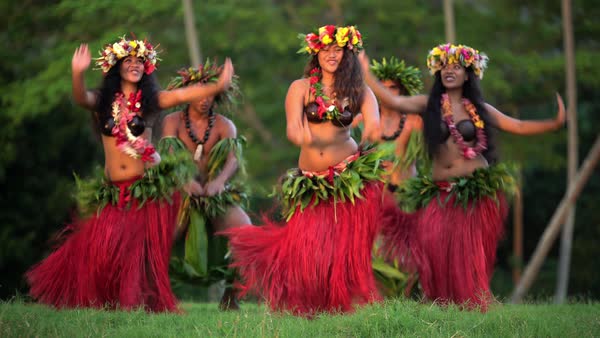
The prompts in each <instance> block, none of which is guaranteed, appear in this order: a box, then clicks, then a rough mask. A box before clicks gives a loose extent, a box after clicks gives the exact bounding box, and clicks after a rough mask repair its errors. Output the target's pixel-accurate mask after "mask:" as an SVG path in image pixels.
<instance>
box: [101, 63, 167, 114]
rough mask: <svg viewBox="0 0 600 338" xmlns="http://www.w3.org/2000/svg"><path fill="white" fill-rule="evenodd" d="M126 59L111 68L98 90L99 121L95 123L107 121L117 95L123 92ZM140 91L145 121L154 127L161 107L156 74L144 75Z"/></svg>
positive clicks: (139, 85) (139, 87) (140, 83)
mask: <svg viewBox="0 0 600 338" xmlns="http://www.w3.org/2000/svg"><path fill="white" fill-rule="evenodd" d="M123 60H124V59H121V60H119V61H117V63H116V64H115V65H114V66H112V67H111V68H110V70H109V71H108V72H107V73H106V75H105V76H104V79H103V80H102V84H101V85H100V88H99V89H98V101H97V103H96V109H95V110H96V114H97V119H96V121H94V122H95V123H99V122H101V121H106V119H108V118H109V117H110V116H112V114H111V110H112V103H113V101H114V99H115V94H116V93H117V92H119V91H121V73H120V69H121V63H123ZM138 89H140V90H141V91H142V112H143V114H144V120H145V121H146V123H147V125H148V126H152V125H153V124H154V122H155V121H156V119H157V117H158V116H159V115H160V107H159V106H158V92H159V91H160V87H159V85H158V81H157V80H156V77H155V76H154V74H150V75H148V74H146V73H144V74H143V75H142V79H141V80H140V82H139V83H138Z"/></svg>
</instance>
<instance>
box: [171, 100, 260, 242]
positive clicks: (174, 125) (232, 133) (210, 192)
mask: <svg viewBox="0 0 600 338" xmlns="http://www.w3.org/2000/svg"><path fill="white" fill-rule="evenodd" d="M213 100H214V96H209V97H205V98H201V99H198V100H195V101H193V102H191V103H190V105H189V110H188V111H189V115H190V122H191V129H192V132H193V133H194V134H195V135H196V137H197V138H198V139H200V140H202V139H203V138H204V133H205V131H206V129H207V128H208V112H209V110H210V108H211V106H212V104H213ZM162 137H177V138H178V139H180V140H181V141H182V142H183V143H184V144H185V146H186V148H187V149H188V150H189V151H190V153H192V154H194V152H195V151H196V143H194V141H192V139H191V138H190V136H189V135H188V132H187V129H186V128H185V119H184V114H183V112H182V111H178V112H175V113H172V114H169V115H167V116H166V117H165V118H164V120H163V128H162ZM236 137H237V131H236V128H235V125H234V124H233V122H231V120H229V119H228V118H226V117H224V116H223V115H220V114H216V115H215V123H214V125H213V128H212V130H211V131H210V136H209V137H208V140H207V141H206V143H205V144H204V146H203V148H202V157H201V158H200V161H198V162H196V165H197V166H198V171H199V175H198V177H197V179H195V180H193V181H191V182H190V183H189V184H188V185H187V186H186V187H185V189H186V191H187V192H188V193H189V194H190V195H195V196H214V195H218V194H220V193H221V192H223V190H224V189H225V184H226V183H227V181H229V179H230V178H231V177H232V176H233V175H234V174H235V172H236V170H237V169H238V163H237V159H236V158H235V154H234V153H233V152H232V153H230V154H229V156H228V157H227V161H226V162H225V165H224V167H223V170H222V171H221V173H220V174H219V175H218V176H217V177H216V178H215V179H214V180H212V181H207V179H208V169H207V165H208V155H209V153H210V151H211V150H212V148H213V147H214V145H215V144H217V143H218V142H219V141H220V140H222V139H226V138H236ZM211 222H212V224H213V225H215V228H216V229H215V230H216V231H224V230H227V229H229V228H234V227H239V226H242V225H245V224H252V222H251V221H250V218H249V217H248V215H247V214H246V213H245V212H244V210H242V208H240V207H239V206H232V207H230V208H229V209H228V210H227V212H226V213H225V215H224V216H223V217H220V218H218V219H214V220H211Z"/></svg>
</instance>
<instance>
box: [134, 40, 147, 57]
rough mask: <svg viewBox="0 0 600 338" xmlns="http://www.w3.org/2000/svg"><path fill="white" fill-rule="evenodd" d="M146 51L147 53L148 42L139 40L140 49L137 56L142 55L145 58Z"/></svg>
mask: <svg viewBox="0 0 600 338" xmlns="http://www.w3.org/2000/svg"><path fill="white" fill-rule="evenodd" d="M144 53H146V44H144V43H143V42H142V43H139V42H138V51H137V55H136V56H137V57H139V58H141V57H144V58H145V57H146V56H145V55H144Z"/></svg>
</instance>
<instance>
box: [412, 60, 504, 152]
mask: <svg viewBox="0 0 600 338" xmlns="http://www.w3.org/2000/svg"><path fill="white" fill-rule="evenodd" d="M466 73H467V76H468V80H467V81H465V83H464V84H463V97H465V98H467V99H469V100H470V101H471V102H472V103H473V105H475V108H477V114H479V116H480V117H481V119H482V120H483V122H484V124H485V126H484V130H485V134H486V136H487V149H486V150H485V151H484V152H483V156H484V157H485V158H486V160H487V161H488V162H489V163H494V162H495V161H496V152H495V144H494V132H493V130H492V128H491V125H492V124H491V123H490V122H491V116H490V115H489V114H488V112H487V110H486V109H485V105H484V103H485V101H484V100H483V95H482V93H481V88H480V86H479V77H477V76H476V75H475V72H474V71H473V69H472V68H471V67H469V68H466ZM445 92H446V88H445V87H444V85H443V84H442V76H441V72H440V71H437V72H436V73H435V80H434V82H433V86H432V87H431V91H430V92H429V100H428V102H427V109H426V110H425V114H424V116H423V124H424V126H423V132H424V135H425V141H426V143H427V150H428V152H429V157H433V156H434V155H435V153H436V152H437V150H438V147H439V146H440V144H441V143H442V141H443V140H442V128H441V124H442V112H441V110H442V109H441V108H442V104H441V100H442V94H444V93H445Z"/></svg>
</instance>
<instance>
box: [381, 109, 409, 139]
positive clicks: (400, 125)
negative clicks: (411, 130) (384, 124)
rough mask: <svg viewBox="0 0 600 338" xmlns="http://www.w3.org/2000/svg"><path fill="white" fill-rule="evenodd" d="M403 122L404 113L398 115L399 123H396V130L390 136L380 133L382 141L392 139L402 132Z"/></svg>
mask: <svg viewBox="0 0 600 338" xmlns="http://www.w3.org/2000/svg"><path fill="white" fill-rule="evenodd" d="M404 123H406V114H402V115H401V116H400V124H399V125H398V130H396V131H395V132H394V133H393V134H392V135H391V136H386V135H383V134H381V139H382V140H384V141H393V140H395V139H397V138H398V136H400V133H402V129H404Z"/></svg>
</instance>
